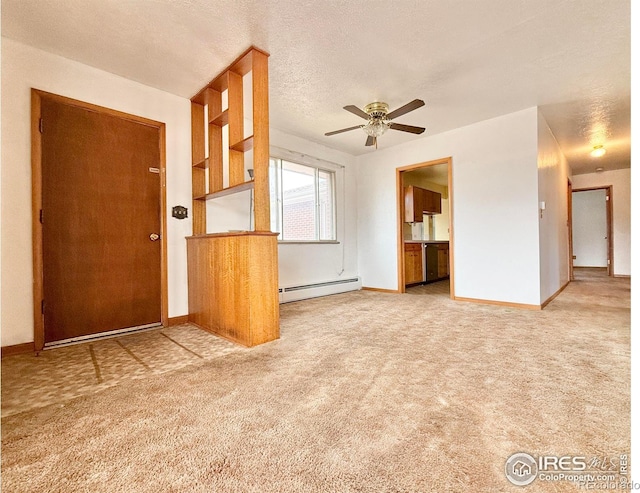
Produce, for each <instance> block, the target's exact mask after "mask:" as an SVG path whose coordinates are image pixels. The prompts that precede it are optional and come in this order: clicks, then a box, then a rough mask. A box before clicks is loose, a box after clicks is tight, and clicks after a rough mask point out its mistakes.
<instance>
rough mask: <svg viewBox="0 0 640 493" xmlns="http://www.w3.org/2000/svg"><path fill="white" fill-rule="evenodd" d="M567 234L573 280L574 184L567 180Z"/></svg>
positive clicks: (571, 279)
mask: <svg viewBox="0 0 640 493" xmlns="http://www.w3.org/2000/svg"><path fill="white" fill-rule="evenodd" d="M567 234H568V235H569V281H573V279H574V277H573V186H572V184H571V180H569V179H568V180H567Z"/></svg>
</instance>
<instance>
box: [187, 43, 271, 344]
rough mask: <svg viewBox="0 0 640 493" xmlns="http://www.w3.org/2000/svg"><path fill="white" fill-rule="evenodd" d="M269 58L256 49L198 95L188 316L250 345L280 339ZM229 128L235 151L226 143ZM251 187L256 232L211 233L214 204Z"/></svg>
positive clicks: (195, 100)
mask: <svg viewBox="0 0 640 493" xmlns="http://www.w3.org/2000/svg"><path fill="white" fill-rule="evenodd" d="M268 56H269V55H268V54H267V53H266V52H264V51H262V50H260V49H258V48H255V47H253V46H252V47H251V48H249V49H248V50H247V51H245V52H244V53H243V54H242V55H240V56H239V57H238V58H237V59H236V60H235V61H234V62H233V63H232V64H231V65H229V67H227V68H226V69H225V70H223V71H222V72H221V73H220V74H219V75H218V76H217V77H215V78H214V79H213V80H212V81H211V82H210V83H209V84H207V85H206V86H205V87H203V88H202V89H201V90H200V91H199V92H198V94H196V95H195V96H194V97H193V98H191V134H192V141H191V151H192V163H191V165H192V167H191V171H192V187H193V188H192V193H193V209H192V211H193V236H190V237H188V238H187V263H188V283H189V321H190V322H192V323H194V324H196V325H198V326H199V327H201V328H203V329H205V330H208V331H210V332H213V333H215V334H217V335H220V336H222V337H225V338H227V339H230V340H232V341H234V342H237V343H239V344H243V345H245V346H255V345H257V344H262V343H265V342H269V341H272V340H274V339H278V338H279V336H280V329H279V322H280V314H279V310H280V308H279V299H278V242H277V236H278V234H277V233H272V232H271V231H270V229H271V214H270V210H269V207H270V199H269V77H268V63H267V62H268ZM248 74H250V77H251V87H252V95H251V96H252V97H251V105H252V108H251V115H252V126H253V128H252V129H251V130H252V133H251V134H250V135H248V136H247V133H248V132H245V130H246V129H245V120H244V116H245V114H246V113H245V103H248V101H245V97H244V90H243V77H244V76H245V75H248ZM225 91H226V96H227V97H226V100H227V107H226V108H223V99H224V98H223V93H224V92H225ZM225 127H226V129H225ZM225 130H226V131H227V132H228V142H229V146H228V148H223V142H224V141H225V139H223V131H225ZM207 135H208V145H207V143H206V142H207ZM248 151H252V152H253V161H252V164H251V166H252V170H253V176H251V175H250V174H249V169H245V153H246V152H248ZM225 155H226V156H228V159H226V160H225V159H224V158H225ZM225 168H226V169H225ZM225 171H226V173H225ZM225 176H226V177H227V179H226V180H225ZM225 181H226V182H227V183H225ZM246 190H252V191H253V217H254V225H255V230H254V231H228V232H215V233H211V234H207V231H212V230H215V224H213V221H212V220H208V218H207V201H209V200H216V199H217V198H220V197H223V196H226V195H230V194H233V193H238V192H242V191H246Z"/></svg>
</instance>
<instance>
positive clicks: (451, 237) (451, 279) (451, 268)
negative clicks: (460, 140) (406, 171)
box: [447, 157, 456, 300]
mask: <svg viewBox="0 0 640 493" xmlns="http://www.w3.org/2000/svg"><path fill="white" fill-rule="evenodd" d="M447 164H448V165H449V166H448V176H447V183H448V184H449V190H447V195H448V196H449V198H448V202H447V203H448V204H449V298H450V299H452V300H453V299H455V297H456V281H455V279H456V276H455V275H454V271H455V265H454V264H455V256H454V255H453V245H454V241H453V240H454V236H455V235H454V229H453V169H452V168H453V160H452V159H451V158H450V157H449V158H447Z"/></svg>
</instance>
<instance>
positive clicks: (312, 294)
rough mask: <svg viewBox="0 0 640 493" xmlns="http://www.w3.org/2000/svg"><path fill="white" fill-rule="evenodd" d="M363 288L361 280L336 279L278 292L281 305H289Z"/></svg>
mask: <svg viewBox="0 0 640 493" xmlns="http://www.w3.org/2000/svg"><path fill="white" fill-rule="evenodd" d="M361 288H362V282H361V281H360V278H359V277H352V278H350V279H336V280H334V281H325V282H316V283H312V284H301V285H298V286H284V287H281V288H280V289H279V290H278V291H279V293H280V303H288V302H290V301H298V300H305V299H308V298H317V297H319V296H327V295H330V294H338V293H346V292H347V291H355V290H358V289H361Z"/></svg>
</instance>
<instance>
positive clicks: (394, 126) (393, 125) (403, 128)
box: [389, 123, 424, 134]
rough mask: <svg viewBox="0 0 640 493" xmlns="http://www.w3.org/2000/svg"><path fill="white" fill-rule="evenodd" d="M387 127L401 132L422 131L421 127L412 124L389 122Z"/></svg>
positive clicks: (416, 132)
mask: <svg viewBox="0 0 640 493" xmlns="http://www.w3.org/2000/svg"><path fill="white" fill-rule="evenodd" d="M389 128H390V129H392V130H400V131H401V132H410V133H412V134H421V133H422V132H424V128H423V127H414V126H413V125H402V124H400V123H391V124H390V125H389Z"/></svg>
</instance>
